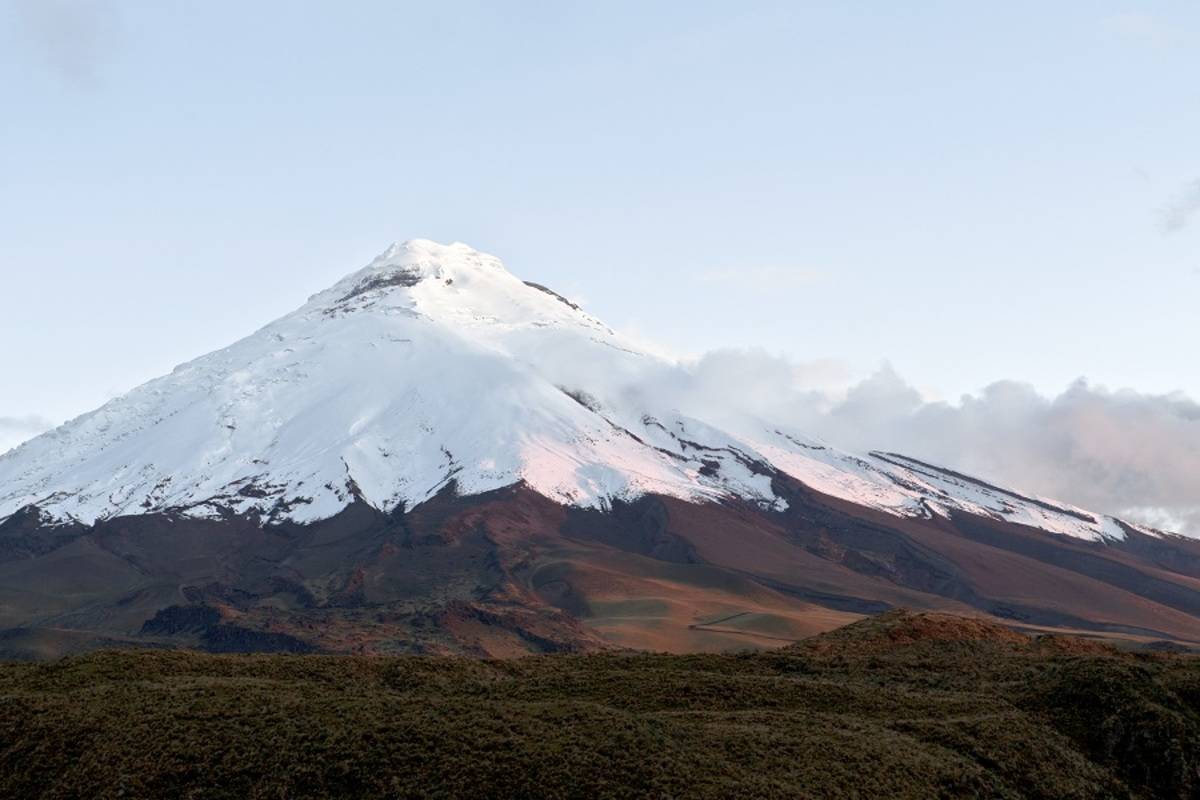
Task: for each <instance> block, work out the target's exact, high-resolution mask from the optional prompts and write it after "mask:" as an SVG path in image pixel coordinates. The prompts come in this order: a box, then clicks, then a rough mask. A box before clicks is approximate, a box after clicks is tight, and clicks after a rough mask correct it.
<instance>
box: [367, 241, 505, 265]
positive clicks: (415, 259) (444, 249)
mask: <svg viewBox="0 0 1200 800" xmlns="http://www.w3.org/2000/svg"><path fill="white" fill-rule="evenodd" d="M463 265H472V266H478V267H486V268H490V269H494V270H501V271H507V270H505V269H504V264H503V263H501V261H500V259H498V258H496V257H495V256H490V255H487V254H486V253H481V252H479V251H478V250H476V249H475V248H473V247H471V246H470V245H466V244H463V243H462V242H451V243H450V244H442V243H441V242H435V241H433V240H432V239H406V240H405V241H403V242H393V243H392V244H391V245H389V246H388V248H387V249H386V250H384V251H383V252H382V253H380V254H379V255H377V256H376V257H375V259H374V260H373V261H371V263H370V264H369V265H368V266H367V269H375V270H379V269H390V268H393V267H426V268H428V267H437V266H463Z"/></svg>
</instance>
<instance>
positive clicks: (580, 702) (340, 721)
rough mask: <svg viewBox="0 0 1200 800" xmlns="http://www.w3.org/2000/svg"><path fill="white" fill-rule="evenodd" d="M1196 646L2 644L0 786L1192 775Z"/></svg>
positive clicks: (1172, 793)
mask: <svg viewBox="0 0 1200 800" xmlns="http://www.w3.org/2000/svg"><path fill="white" fill-rule="evenodd" d="M1198 769H1200V661H1198V660H1196V659H1194V658H1191V657H1184V656H1173V655H1149V654H1142V655H1135V654H1129V653H1120V652H1117V651H1113V650H1108V649H1106V648H1103V647H1100V646H1097V645H1092V644H1088V643H1085V642H1079V641H1077V640H1068V639H1061V638H1047V639H1042V640H1029V639H1025V638H1024V637H1021V636H1019V635H1014V634H1012V633H1011V632H1009V631H1007V630H1005V629H1002V628H998V627H996V626H992V625H989V624H987V623H978V622H974V621H964V620H959V619H957V618H953V617H940V616H937V615H911V614H904V613H896V612H893V613H889V614H886V615H884V616H883V617H878V618H873V619H869V620H864V621H863V622H861V623H856V624H855V625H853V626H850V627H849V628H846V629H842V630H841V631H836V632H834V633H832V634H828V635H826V636H823V637H817V638H816V639H813V640H809V641H808V642H805V643H802V644H800V645H798V646H794V647H790V648H787V649H785V650H781V651H775V652H769V653H757V654H741V655H719V656H714V655H695V656H663V655H626V654H608V655H591V656H578V655H556V656H535V657H529V658H525V659H520V660H514V661H479V660H470V659H460V658H427V657H395V658H392V657H388V658H383V657H349V656H298V655H253V656H216V655H201V654H194V653H180V652H104V653H96V654H91V655H87V656H79V657H72V658H68V659H64V660H62V661H59V662H56V663H53V664H7V665H3V666H0V796H3V797H30V798H32V797H53V798H68V797H101V798H107V797H126V798H129V797H197V798H199V797H205V798H207V797H214V798H217V797H222V798H223V797H229V798H268V797H269V798H280V797H479V798H485V797H486V798H504V797H547V798H553V797H587V798H603V797H675V798H679V797H714V798H715V797H722V798H723V797H755V798H757V797H811V798H837V797H889V798H891V797H912V798H932V797H987V798H1005V797H1012V798H1016V797H1043V798H1084V797H1130V796H1132V797H1196V796H1200V774H1198Z"/></svg>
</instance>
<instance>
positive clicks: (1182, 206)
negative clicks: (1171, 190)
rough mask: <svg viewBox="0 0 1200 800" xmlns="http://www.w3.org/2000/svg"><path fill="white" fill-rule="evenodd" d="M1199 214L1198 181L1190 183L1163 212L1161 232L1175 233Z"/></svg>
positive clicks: (1199, 196) (1199, 187)
mask: <svg viewBox="0 0 1200 800" xmlns="http://www.w3.org/2000/svg"><path fill="white" fill-rule="evenodd" d="M1197 212H1200V180H1195V181H1192V182H1191V183H1189V184H1188V185H1187V187H1185V188H1184V190H1183V191H1182V192H1180V193H1179V196H1178V197H1176V198H1175V200H1174V201H1173V202H1172V203H1171V204H1170V205H1168V206H1167V207H1166V209H1165V210H1164V211H1163V221H1162V225H1163V231H1164V232H1166V233H1177V232H1179V231H1181V230H1183V229H1184V228H1186V227H1187V226H1188V223H1190V222H1191V221H1192V217H1194V216H1195V215H1196V213H1197Z"/></svg>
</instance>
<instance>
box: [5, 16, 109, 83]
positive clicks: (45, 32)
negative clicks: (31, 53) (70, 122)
mask: <svg viewBox="0 0 1200 800" xmlns="http://www.w3.org/2000/svg"><path fill="white" fill-rule="evenodd" d="M12 1H13V4H14V6H15V8H16V12H17V19H18V20H19V21H20V22H21V23H22V24H23V26H24V28H25V32H26V35H27V36H28V40H29V42H30V44H32V45H33V46H34V47H35V48H36V49H37V50H38V52H39V53H40V55H41V56H42V57H43V58H44V59H45V61H46V63H47V65H48V66H49V67H50V68H51V69H53V70H54V72H55V73H57V74H58V76H59V77H60V78H62V80H64V81H65V82H66V83H68V84H70V85H72V86H75V87H77V88H90V87H93V86H95V85H96V84H97V83H98V82H99V78H100V70H101V68H102V66H103V65H104V63H105V62H106V61H107V60H108V59H109V58H110V57H111V56H112V54H113V52H114V50H115V48H116V42H117V38H118V24H117V19H118V14H117V7H116V4H115V2H114V1H113V0H12Z"/></svg>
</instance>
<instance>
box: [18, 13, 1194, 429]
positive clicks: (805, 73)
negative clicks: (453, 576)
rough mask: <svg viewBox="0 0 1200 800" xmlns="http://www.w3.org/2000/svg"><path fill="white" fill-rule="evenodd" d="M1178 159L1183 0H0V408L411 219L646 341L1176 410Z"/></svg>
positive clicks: (222, 320) (1182, 149)
mask: <svg viewBox="0 0 1200 800" xmlns="http://www.w3.org/2000/svg"><path fill="white" fill-rule="evenodd" d="M1198 179H1200V4H1197V3H1195V2H1191V1H1188V2H1184V1H1183V0H1180V1H1179V2H1156V3H1136V2H1124V3H1122V2H1106V1H1105V0H1088V1H1087V2H1082V1H1080V2H1052V3H1047V2H1044V0H1042V1H1041V2H1024V1H1021V0H1005V1H1004V2H961V1H956V2H949V1H947V2H917V3H894V2H890V0H889V2H882V1H880V2H859V3H845V2H822V3H816V2H787V3H769V2H758V3H756V2H746V3H706V2H694V1H692V2H682V3H666V2H663V3H644V2H642V3H620V2H605V3H561V2H545V3H518V2H510V3H484V2H479V3H455V2H438V3H427V4H426V3H421V4H417V3H396V2H382V1H381V2H367V1H366V0H360V1H359V2H339V3H333V2H329V3H317V2H296V1H295V0H293V1H292V2H265V1H258V2H221V1H217V0H209V2H204V3H199V2H182V0H154V2H148V1H146V0H111V2H106V0H92V1H91V2H85V1H84V0H0V343H2V344H0V374H2V375H4V376H5V379H4V387H5V389H4V391H3V392H0V418H3V417H22V416H26V415H40V416H42V417H45V418H48V419H50V420H53V421H61V420H63V419H65V418H67V417H69V416H72V415H74V414H77V413H80V412H82V411H86V410H88V409H89V408H91V407H93V406H95V405H97V404H98V403H100V402H102V401H103V400H104V399H106V397H108V396H110V395H111V394H113V393H115V392H118V391H121V390H124V389H127V388H129V387H131V386H132V385H134V384H136V383H138V382H140V381H142V380H144V379H147V378H150V377H152V376H154V375H156V374H159V373H162V372H165V371H168V370H169V369H170V368H171V367H172V366H174V365H175V364H176V363H178V362H180V361H183V360H186V359H188V358H191V357H193V356H195V355H199V354H201V353H203V352H206V351H208V350H212V349H214V348H216V347H219V346H222V345H225V344H227V343H229V342H230V341H232V340H234V339H236V338H238V337H239V336H241V335H243V334H245V333H248V332H249V331H251V330H253V329H254V328H256V327H258V326H259V325H261V324H263V323H265V322H267V321H268V320H270V319H272V318H274V317H277V316H279V315H280V314H282V313H285V312H287V311H289V310H291V309H292V308H294V307H295V306H297V305H299V304H300V303H301V302H302V301H303V300H304V299H305V298H306V297H307V296H308V295H309V294H311V293H313V292H315V291H317V290H319V289H322V288H324V287H326V286H327V285H329V284H331V283H333V282H334V281H335V280H337V279H338V278H339V277H341V276H342V274H344V273H346V272H349V271H351V270H352V269H355V268H357V267H359V266H361V265H362V264H364V263H365V262H367V261H368V260H369V259H370V258H371V257H372V256H373V255H374V254H375V253H377V252H378V251H380V250H382V249H383V248H384V247H385V246H386V245H387V244H388V243H389V242H391V241H393V240H398V239H405V238H412V237H429V238H433V239H438V240H442V241H452V240H459V241H464V242H467V243H469V244H471V245H473V246H475V247H478V248H480V249H482V250H486V251H489V252H492V253H495V254H496V255H499V256H500V257H501V258H503V259H504V260H505V261H506V262H507V263H508V264H509V266H510V268H511V269H512V270H513V271H514V272H516V273H517V274H519V275H520V276H521V277H524V278H527V279H530V280H536V281H539V282H542V283H545V284H547V285H550V286H552V287H555V288H557V289H559V290H560V291H562V292H564V293H566V294H570V295H572V296H575V297H578V298H580V299H582V301H583V302H584V303H585V304H586V306H587V308H588V309H589V310H590V311H592V312H593V313H595V314H596V315H597V316H599V317H601V318H603V319H605V320H607V321H609V322H610V323H611V324H613V325H614V326H616V327H618V328H624V329H626V330H631V331H634V332H635V333H637V334H638V335H641V336H644V337H647V338H649V339H652V340H656V341H660V342H662V343H664V344H665V345H667V346H668V347H670V348H672V349H674V350H675V351H678V352H688V353H699V352H702V351H705V350H709V349H713V348H717V347H723V346H739V347H740V346H763V347H766V348H768V349H769V350H771V351H772V352H775V353H779V354H784V355H787V356H790V357H792V358H795V359H797V360H801V361H810V360H818V359H832V360H834V361H836V362H839V363H843V364H845V365H846V369H848V370H849V371H850V372H851V373H852V374H861V373H866V372H869V371H871V370H872V369H874V368H875V367H877V366H878V365H879V364H880V363H882V362H883V361H885V360H887V361H890V362H891V364H892V365H894V367H895V369H896V370H897V372H899V373H900V374H901V375H903V376H904V377H905V378H906V379H908V380H909V381H911V382H912V383H913V384H915V385H917V386H919V387H921V388H922V389H923V390H924V391H926V392H927V393H929V394H930V395H932V396H940V397H949V398H953V397H956V396H957V395H959V394H960V393H963V392H969V391H975V390H977V389H979V388H980V387H982V386H984V385H985V384H988V383H990V382H992V381H995V380H998V379H1003V378H1010V379H1019V380H1025V381H1029V382H1031V383H1033V384H1034V385H1035V386H1036V387H1037V388H1038V389H1039V390H1041V391H1043V392H1046V393H1055V392H1058V391H1061V390H1062V389H1063V388H1064V387H1065V386H1066V385H1067V384H1068V382H1070V381H1071V380H1073V379H1074V378H1076V377H1079V376H1086V377H1087V378H1088V379H1090V380H1092V381H1094V382H1096V383H1100V384H1104V385H1107V386H1110V387H1121V386H1129V387H1133V388H1136V389H1138V390H1141V391H1146V392H1166V391H1170V390H1175V389H1180V390H1185V391H1187V392H1188V393H1190V394H1191V395H1192V396H1194V397H1200V371H1198V370H1197V369H1196V366H1195V365H1196V360H1197V359H1196V355H1195V350H1196V348H1197V343H1198V340H1200V336H1198V333H1200V324H1198V316H1197V301H1198V299H1200V212H1197V213H1195V214H1192V213H1190V211H1191V209H1192V208H1193V206H1197V205H1200V184H1196V183H1195V182H1196V181H1197V180H1198ZM1168 227H1173V228H1174V230H1170V231H1168V230H1167V228H1168ZM0 449H2V448H0Z"/></svg>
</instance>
